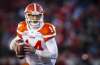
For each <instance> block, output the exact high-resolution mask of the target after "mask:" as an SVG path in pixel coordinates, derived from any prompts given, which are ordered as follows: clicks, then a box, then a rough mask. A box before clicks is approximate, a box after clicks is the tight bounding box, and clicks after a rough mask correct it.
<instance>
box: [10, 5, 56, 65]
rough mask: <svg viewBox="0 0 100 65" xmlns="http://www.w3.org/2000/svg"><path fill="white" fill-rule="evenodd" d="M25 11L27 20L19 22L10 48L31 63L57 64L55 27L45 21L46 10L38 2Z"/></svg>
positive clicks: (30, 64)
mask: <svg viewBox="0 0 100 65" xmlns="http://www.w3.org/2000/svg"><path fill="white" fill-rule="evenodd" d="M24 13H25V21H21V22H20V23H19V24H18V27H17V36H16V37H15V38H14V39H13V40H12V41H11V43H10V49H12V50H14V51H15V52H16V55H17V57H19V58H24V59H26V61H27V63H28V64H29V65H55V63H56V59H57V56H58V48H57V44H56V40H55V36H56V30H55V27H54V26H53V25H52V24H50V23H44V20H43V18H44V15H43V13H44V10H43V8H42V6H41V5H40V4H38V3H31V4H29V5H28V6H27V7H26V8H25V11H24Z"/></svg>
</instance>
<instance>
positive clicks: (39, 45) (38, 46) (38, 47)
mask: <svg viewBox="0 0 100 65" xmlns="http://www.w3.org/2000/svg"><path fill="white" fill-rule="evenodd" d="M34 48H35V49H39V50H43V48H42V45H41V41H37V43H36V45H35V47H34Z"/></svg>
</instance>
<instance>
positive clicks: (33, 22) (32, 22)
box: [25, 3, 44, 28]
mask: <svg viewBox="0 0 100 65" xmlns="http://www.w3.org/2000/svg"><path fill="white" fill-rule="evenodd" d="M25 20H26V23H27V24H28V26H29V28H30V27H31V28H39V27H41V25H42V24H43V23H44V22H43V8H42V7H41V6H40V5H39V4H37V3H31V4H29V5H28V6H27V7H26V9H25Z"/></svg>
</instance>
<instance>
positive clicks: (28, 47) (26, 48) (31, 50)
mask: <svg viewBox="0 0 100 65" xmlns="http://www.w3.org/2000/svg"><path fill="white" fill-rule="evenodd" d="M35 51H36V49H35V48H34V47H32V46H31V45H28V46H24V52H26V53H35Z"/></svg>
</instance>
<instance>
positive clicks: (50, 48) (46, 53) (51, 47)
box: [35, 38, 58, 58]
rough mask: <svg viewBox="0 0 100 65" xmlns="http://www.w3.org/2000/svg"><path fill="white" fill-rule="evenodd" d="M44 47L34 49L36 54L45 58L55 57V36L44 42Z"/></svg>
mask: <svg viewBox="0 0 100 65" xmlns="http://www.w3.org/2000/svg"><path fill="white" fill-rule="evenodd" d="M46 47H47V48H46V49H44V50H36V52H35V53H36V54H37V55H39V56H42V57H47V58H56V57H57V55H58V49H57V44H56V41H55V38H52V39H50V40H48V41H47V42H46Z"/></svg>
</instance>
